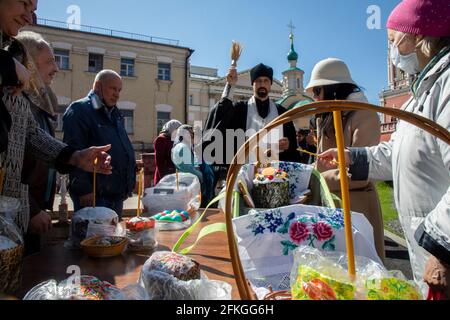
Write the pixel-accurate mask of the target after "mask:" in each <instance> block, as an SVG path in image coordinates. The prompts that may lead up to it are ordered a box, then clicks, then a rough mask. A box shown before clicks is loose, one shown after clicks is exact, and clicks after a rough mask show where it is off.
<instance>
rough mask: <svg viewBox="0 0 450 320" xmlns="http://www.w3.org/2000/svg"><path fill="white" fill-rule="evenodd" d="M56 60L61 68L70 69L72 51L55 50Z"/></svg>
mask: <svg viewBox="0 0 450 320" xmlns="http://www.w3.org/2000/svg"><path fill="white" fill-rule="evenodd" d="M53 53H54V55H55V62H56V64H57V65H58V68H59V69H60V70H69V69H70V51H69V50H60V49H55V50H54V52H53Z"/></svg>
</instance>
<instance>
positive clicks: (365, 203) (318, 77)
mask: <svg viewBox="0 0 450 320" xmlns="http://www.w3.org/2000/svg"><path fill="white" fill-rule="evenodd" d="M306 91H307V92H309V93H310V94H312V95H313V97H314V100H316V101H324V100H349V101H357V102H366V103H367V98H366V97H365V95H364V93H363V92H362V90H361V88H360V87H359V86H358V85H357V84H356V82H355V81H354V80H353V79H352V76H351V74H350V71H349V68H348V67H347V65H346V64H345V63H344V61H342V60H339V59H336V58H329V59H325V60H322V61H320V62H319V63H318V64H317V65H316V66H315V67H314V69H313V71H312V75H311V80H310V83H309V84H308V86H307V87H306ZM316 122H317V138H318V152H319V153H322V152H324V151H326V150H328V149H331V148H336V145H337V144H336V137H335V131H334V125H333V114H332V113H325V114H321V115H317V117H316ZM342 122H343V129H344V142H345V146H346V147H370V146H375V145H377V144H378V143H379V142H380V135H381V132H380V131H381V124H380V120H379V118H378V116H377V114H376V113H374V112H371V111H365V110H363V111H350V112H344V113H343V114H342ZM317 169H318V170H319V171H320V172H321V173H322V175H323V176H324V178H325V180H326V181H327V184H328V187H329V188H330V190H331V192H333V193H335V194H336V195H338V196H340V195H341V185H340V179H339V170H337V169H328V168H326V167H325V166H323V165H322V164H321V163H320V162H319V163H318V165H317ZM349 187H350V202H351V209H352V211H354V212H359V213H362V214H364V215H365V217H366V218H367V220H369V222H370V224H371V225H372V227H373V230H374V240H375V247H376V249H377V253H378V255H379V256H380V258H381V259H382V260H384V258H385V251H384V227H383V218H382V213H381V206H380V201H379V198H378V193H377V190H376V188H375V185H374V184H373V183H372V182H370V181H352V182H350V185H349Z"/></svg>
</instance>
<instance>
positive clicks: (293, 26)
mask: <svg viewBox="0 0 450 320" xmlns="http://www.w3.org/2000/svg"><path fill="white" fill-rule="evenodd" d="M287 26H288V28H289V29H291V35H290V36H291V37H294V30H295V25H294V24H293V23H292V20H291V22H290V23H289V24H288V25H287Z"/></svg>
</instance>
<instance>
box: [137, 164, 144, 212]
mask: <svg viewBox="0 0 450 320" xmlns="http://www.w3.org/2000/svg"><path fill="white" fill-rule="evenodd" d="M143 181H144V169H141V171H139V182H138V184H139V185H138V206H137V216H138V217H140V216H141V213H142V210H141V196H142V189H143Z"/></svg>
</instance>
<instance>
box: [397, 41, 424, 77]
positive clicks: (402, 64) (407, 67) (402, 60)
mask: <svg viewBox="0 0 450 320" xmlns="http://www.w3.org/2000/svg"><path fill="white" fill-rule="evenodd" d="M405 36H406V35H405ZM405 36H403V38H402V39H401V40H400V41H399V42H398V44H392V45H391V60H392V63H393V64H394V66H396V67H397V68H399V69H401V70H403V71H405V72H406V73H408V74H416V73H419V72H420V66H419V58H418V57H417V53H416V51H413V52H411V53H410V54H407V55H402V54H400V52H399V50H398V45H399V44H400V43H401V42H402V41H403V39H404V38H405Z"/></svg>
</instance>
